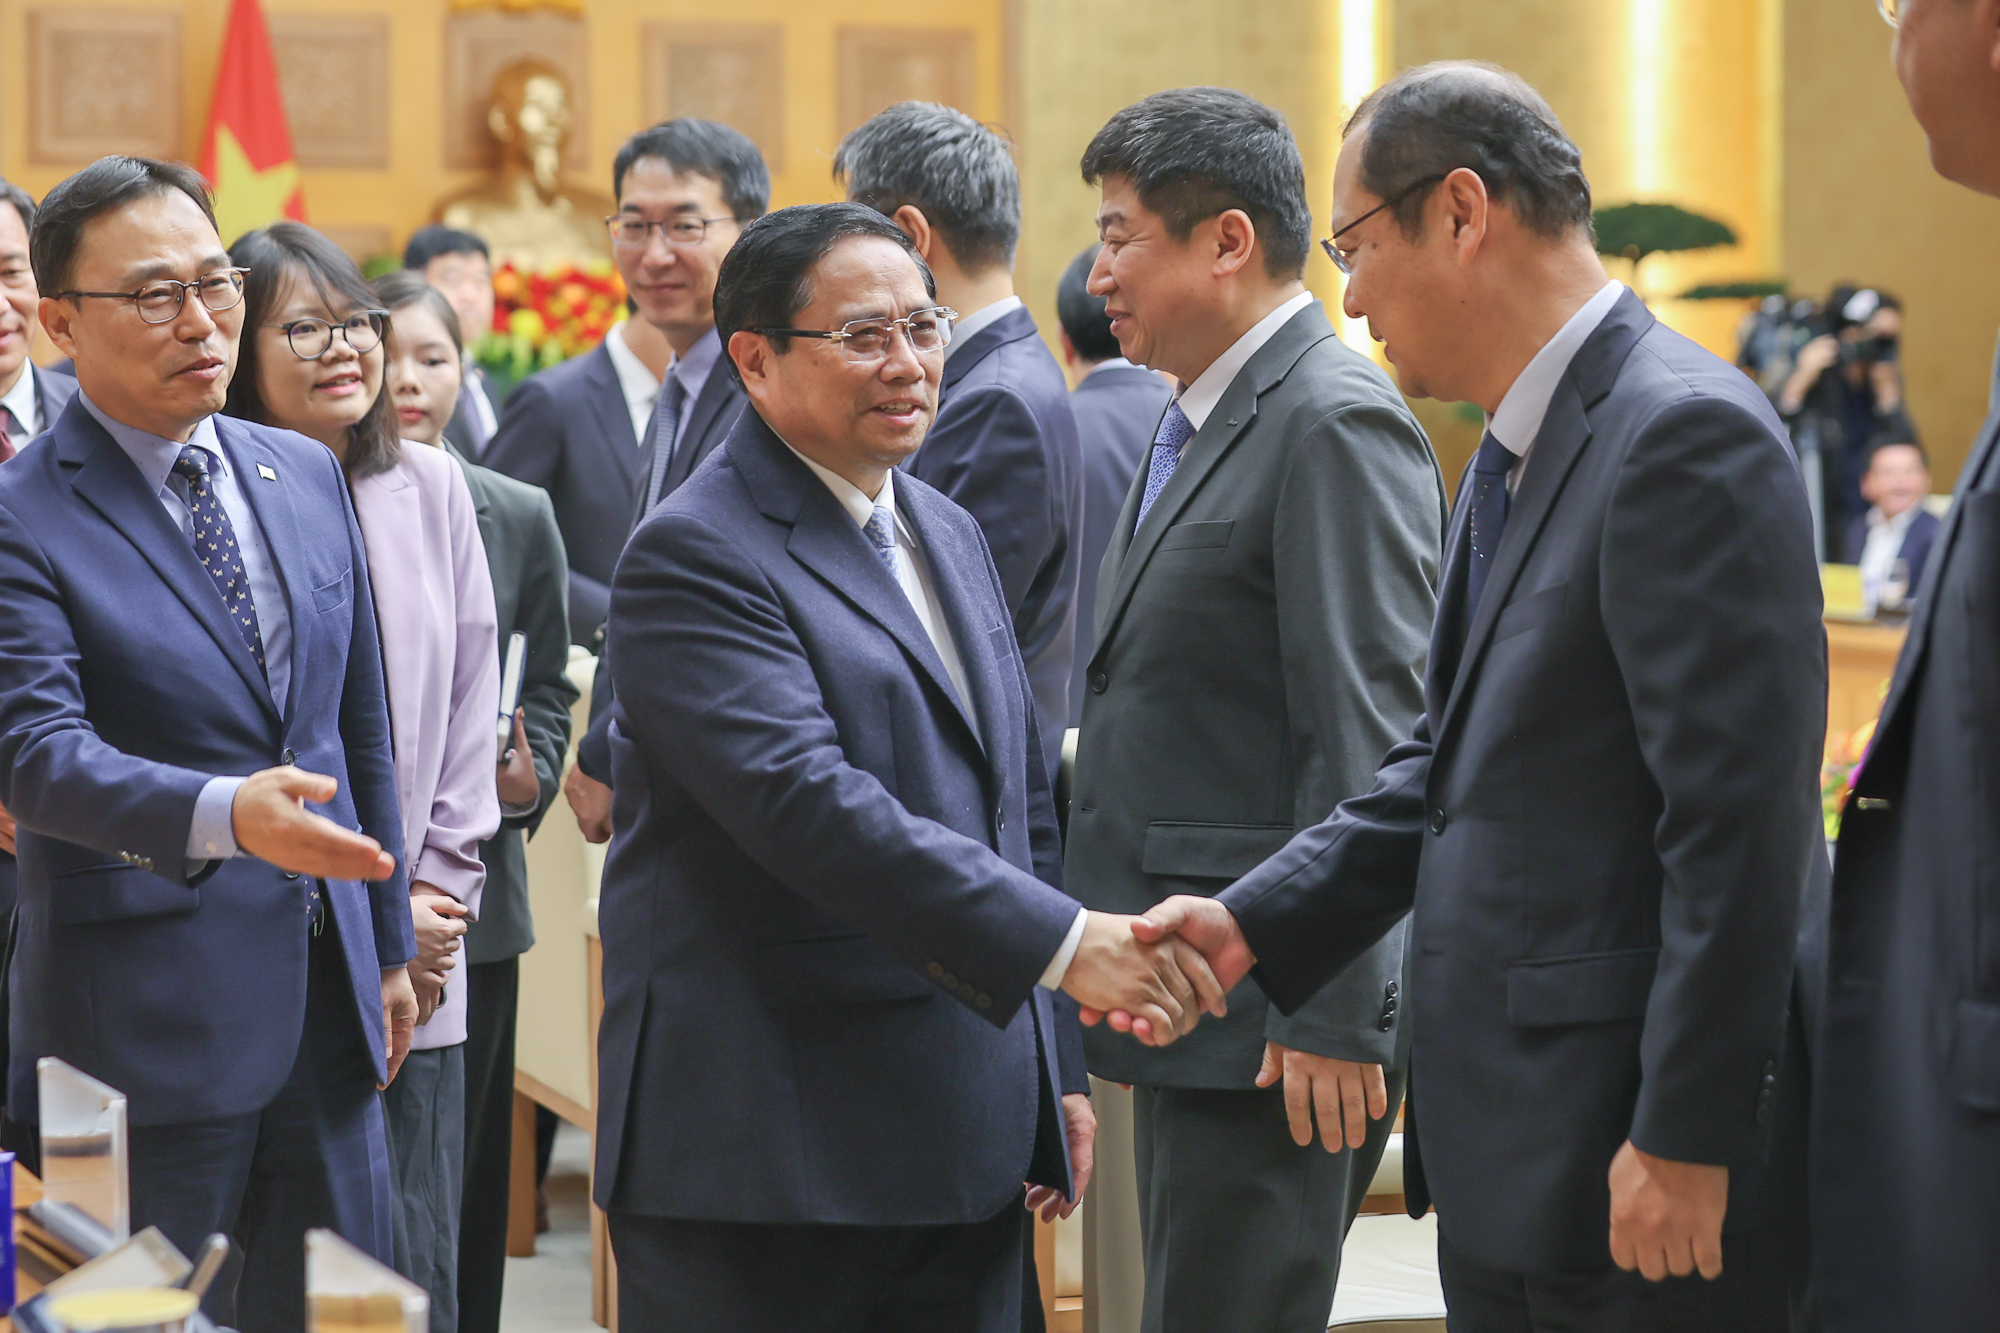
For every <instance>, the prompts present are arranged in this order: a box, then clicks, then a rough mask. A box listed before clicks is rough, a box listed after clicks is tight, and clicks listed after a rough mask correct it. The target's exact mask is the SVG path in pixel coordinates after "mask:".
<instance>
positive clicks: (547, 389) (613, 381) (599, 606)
mask: <svg viewBox="0 0 2000 1333" xmlns="http://www.w3.org/2000/svg"><path fill="white" fill-rule="evenodd" d="M468 456H470V455H468ZM645 462H646V454H645V451H644V450H642V449H641V448H640V444H639V441H637V440H635V439H634V438H633V436H632V413H631V411H630V410H629V409H628V408H627V407H626V406H625V391H624V390H623V389H621V388H619V386H618V368H617V367H616V366H615V365H613V364H612V362H611V353H610V352H608V351H606V350H605V348H604V347H603V346H602V345H601V344H600V345H599V346H597V347H595V348H593V349H591V351H589V352H588V353H586V354H584V355H583V356H579V357H572V358H570V359H569V360H568V361H564V362H562V363H561V364H559V365H554V366H550V367H549V368H548V369H547V370H544V371H542V372H541V373H539V374H536V375H531V376H529V377H528V378H527V379H525V380H522V381H521V382H520V383H519V384H518V385H516V386H515V387H514V392H512V393H511V394H509V395H507V410H506V411H505V412H504V413H502V414H501V416H500V428H499V429H498V430H497V431H495V432H494V433H493V439H492V440H491V441H490V442H489V443H488V444H487V446H486V451H485V453H483V454H481V455H480V456H479V463H480V466H482V467H489V468H492V469H493V470H494V471H495V472H504V473H506V474H507V475H508V476H510V477H513V478H515V479H517V480H520V481H525V482H527V483H529V484H530V485H532V486H539V487H541V488H542V489H543V490H545V491H547V492H548V493H549V498H550V499H551V500H553V501H554V502H555V507H556V522H557V523H559V524H560V525H561V526H562V538H563V547H564V549H565V550H567V551H568V553H569V623H570V640H571V642H573V643H580V644H582V645H583V646H584V647H586V648H589V649H590V650H591V651H592V652H595V651H597V632H598V629H599V627H601V626H602V625H603V624H604V611H605V607H606V606H607V605H608V603H609V599H610V588H611V570H612V568H613V567H614V566H615V565H616V564H617V563H618V552H619V551H621V550H623V549H624V546H625V534H626V533H627V532H629V531H630V530H631V526H632V504H633V501H634V497H635V496H636V495H637V494H638V485H639V480H640V479H641V478H643V477H644V476H645V475H646V473H645Z"/></svg>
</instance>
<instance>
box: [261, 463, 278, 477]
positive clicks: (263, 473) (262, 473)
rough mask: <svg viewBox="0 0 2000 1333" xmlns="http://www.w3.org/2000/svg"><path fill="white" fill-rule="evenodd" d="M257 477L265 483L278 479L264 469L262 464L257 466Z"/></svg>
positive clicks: (273, 473) (276, 475) (274, 474)
mask: <svg viewBox="0 0 2000 1333" xmlns="http://www.w3.org/2000/svg"><path fill="white" fill-rule="evenodd" d="M257 475H258V476H260V477H262V478H263V479H264V480H265V481H276V480H277V479H278V474H277V473H275V472H273V471H271V469H269V468H267V467H265V466H264V465H263V464H262V463H259V464H258V465H257Z"/></svg>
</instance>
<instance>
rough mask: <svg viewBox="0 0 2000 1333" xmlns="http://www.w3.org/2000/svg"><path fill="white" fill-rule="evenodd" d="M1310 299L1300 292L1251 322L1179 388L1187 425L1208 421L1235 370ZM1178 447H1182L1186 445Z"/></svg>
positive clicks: (1309, 301) (1309, 295)
mask: <svg viewBox="0 0 2000 1333" xmlns="http://www.w3.org/2000/svg"><path fill="white" fill-rule="evenodd" d="M1312 299H1313V294H1312V293H1311V292H1300V293H1299V294H1298V295H1297V296H1294V297H1292V298H1291V299H1290V300H1288V301H1286V302H1285V303H1284V304H1283V305H1280V306H1279V307H1278V308H1277V309H1276V310H1273V311H1272V312H1271V313H1270V314H1268V315H1266V316H1264V318H1262V319H1260V320H1258V321H1257V322H1256V323H1255V324H1252V325H1251V326H1250V330H1249V332H1247V333H1245V334H1244V335H1243V336H1242V337H1241V338H1238V339H1237V340H1236V341H1235V342H1233V343H1231V344H1229V350H1228V351H1226V352H1224V353H1223V354H1222V355H1221V356H1218V357H1217V358H1215V360H1214V361H1212V362H1210V363H1209V367H1208V369H1207V370H1204V371H1202V372H1201V374H1200V375H1198V376H1196V377H1195V382H1194V383H1193V384H1190V385H1188V386H1187V388H1186V389H1183V390H1182V391H1181V396H1180V399H1179V401H1180V405H1181V411H1182V412H1184V413H1186V414H1187V419H1188V424H1189V425H1191V426H1193V427H1194V428H1195V429H1196V430H1200V429H1201V428H1202V426H1204V425H1205V424H1207V422H1208V417H1209V413H1211V412H1213V411H1215V405H1216V404H1217V403H1219V402H1221V401H1222V395H1223V392H1224V391H1225V390H1226V389H1228V388H1229V386H1230V384H1231V383H1232V382H1233V381H1234V380H1235V379H1236V376H1237V373H1238V372H1239V371H1241V370H1242V369H1243V367H1245V366H1247V365H1249V364H1250V358H1251V357H1253V356H1255V355H1257V353H1258V352H1260V351H1262V350H1263V347H1264V344H1265V343H1267V342H1269V341H1271V339H1272V338H1273V337H1274V336H1276V334H1277V332H1278V330H1279V329H1282V328H1284V327H1285V325H1286V324H1287V323H1288V322H1289V321H1290V320H1291V318H1292V316H1293V315H1296V314H1298V313H1299V311H1301V310H1304V309H1305V308H1306V307H1307V306H1309V305H1311V304H1312ZM1189 438H1193V437H1192V436H1190V437H1189ZM1181 447H1182V448H1183V449H1185V448H1186V447H1187V446H1186V445H1182V446H1181Z"/></svg>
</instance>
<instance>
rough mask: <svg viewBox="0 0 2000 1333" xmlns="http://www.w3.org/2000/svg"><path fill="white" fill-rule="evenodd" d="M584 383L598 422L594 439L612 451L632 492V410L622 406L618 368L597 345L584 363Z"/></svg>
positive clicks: (635, 445) (635, 456)
mask: <svg viewBox="0 0 2000 1333" xmlns="http://www.w3.org/2000/svg"><path fill="white" fill-rule="evenodd" d="M583 380H584V383H585V385H587V386H588V388H589V390H590V391H589V393H587V394H586V395H585V397H586V399H587V400H588V402H589V404H590V415H591V418H592V419H593V420H594V421H596V423H597V438H598V439H600V440H603V441H604V442H605V443H606V444H607V445H608V446H609V447H610V451H611V464H612V466H613V467H614V468H616V469H617V470H618V473H619V475H621V476H623V477H624V478H625V484H626V485H627V486H628V487H631V488H633V489H634V490H635V491H636V489H637V487H638V481H637V477H638V476H639V470H638V469H639V452H640V451H639V443H640V441H639V437H638V436H636V435H634V434H633V433H632V409H631V408H629V407H627V406H626V405H625V386H624V385H623V384H621V383H619V380H618V367H617V366H616V365H615V364H614V363H613V362H612V360H611V353H610V352H609V351H607V350H606V349H605V346H604V344H603V343H599V344H598V345H597V346H596V348H594V349H593V350H592V351H591V353H590V359H589V361H587V362H586V363H585V364H584V368H583Z"/></svg>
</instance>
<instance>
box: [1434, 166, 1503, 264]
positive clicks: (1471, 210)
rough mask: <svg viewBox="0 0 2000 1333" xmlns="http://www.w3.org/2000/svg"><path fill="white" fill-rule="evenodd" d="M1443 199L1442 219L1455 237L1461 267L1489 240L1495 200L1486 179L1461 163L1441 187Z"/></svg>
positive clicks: (1453, 246) (1453, 244) (1453, 247)
mask: <svg viewBox="0 0 2000 1333" xmlns="http://www.w3.org/2000/svg"><path fill="white" fill-rule="evenodd" d="M1436 198H1437V199H1438V200H1439V201H1440V202H1441V203H1442V212H1443V216H1442V218H1441V219H1434V220H1432V221H1438V222H1442V224H1443V225H1444V226H1445V228H1446V229H1447V233H1448V234H1449V235H1450V237H1451V246H1452V250H1453V252H1454V253H1455V255H1456V257H1457V259H1458V264H1459V267H1460V268H1463V267H1465V266H1466V265H1467V264H1470V263H1471V262H1472V258H1473V256H1474V255H1477V254H1478V253H1479V248H1480V246H1481V245H1483V244H1484V243H1485V241H1486V234H1487V228H1488V226H1489V225H1490V224H1491V222H1492V214H1493V201H1492V200H1491V199H1490V198H1489V197H1488V196H1487V194H1486V182H1485V181H1484V180H1482V179H1480V175H1479V173H1478V172H1476V171H1474V170H1472V169H1471V168H1470V167H1460V168H1458V169H1457V170H1456V171H1454V172H1452V173H1451V174H1450V175H1449V176H1446V177H1445V178H1444V180H1443V182H1442V183H1440V184H1439V186H1438V188H1437V195H1436Z"/></svg>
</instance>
